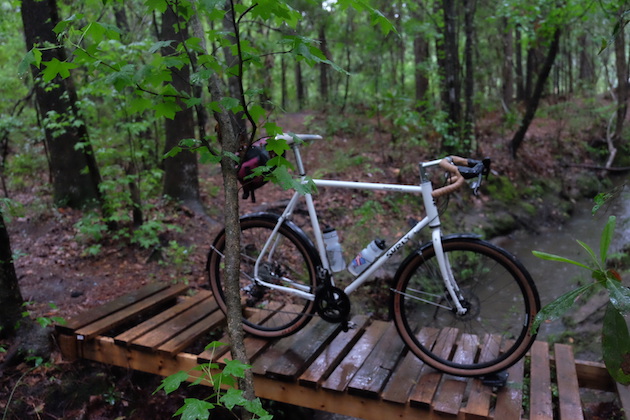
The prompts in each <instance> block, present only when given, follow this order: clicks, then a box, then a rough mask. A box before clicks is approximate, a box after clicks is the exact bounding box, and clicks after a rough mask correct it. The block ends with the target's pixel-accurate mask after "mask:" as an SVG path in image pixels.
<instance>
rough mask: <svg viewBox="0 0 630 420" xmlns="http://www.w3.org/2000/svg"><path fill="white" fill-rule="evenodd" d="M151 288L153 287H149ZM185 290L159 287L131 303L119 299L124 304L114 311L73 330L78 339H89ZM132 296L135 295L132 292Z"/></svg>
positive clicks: (184, 287)
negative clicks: (157, 289)
mask: <svg viewBox="0 0 630 420" xmlns="http://www.w3.org/2000/svg"><path fill="white" fill-rule="evenodd" d="M151 290H153V288H151ZM185 290H186V286H185V285H183V284H182V285H175V286H173V287H169V288H165V289H161V290H159V291H157V292H155V293H153V294H151V295H149V296H145V297H143V298H142V299H140V300H137V301H134V302H133V303H131V304H127V305H124V303H125V302H128V301H129V300H131V298H129V299H128V300H127V299H121V300H120V302H121V303H120V305H121V306H122V305H124V306H123V307H122V308H120V309H119V310H117V311H116V312H113V313H110V314H109V315H106V316H105V317H102V318H100V319H98V320H97V321H94V322H92V323H89V324H86V325H84V326H82V327H81V328H79V329H77V330H76V331H75V334H76V335H77V339H79V340H91V339H92V338H94V337H96V336H97V335H99V334H102V333H104V332H106V331H109V330H111V329H113V328H115V327H117V326H118V325H121V324H123V323H124V322H126V321H127V320H129V319H130V318H133V317H135V316H138V315H141V314H143V313H146V312H147V311H150V310H151V309H153V308H155V307H156V306H159V305H161V304H163V303H165V302H168V301H169V300H172V299H174V298H175V297H176V296H177V295H179V294H181V293H183V292H184V291H185ZM133 296H137V295H136V294H134V295H133Z"/></svg>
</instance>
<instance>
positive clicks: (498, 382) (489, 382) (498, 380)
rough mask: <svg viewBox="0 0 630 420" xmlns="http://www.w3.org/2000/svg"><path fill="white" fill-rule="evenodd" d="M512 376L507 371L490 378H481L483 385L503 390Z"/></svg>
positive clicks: (489, 376) (494, 374)
mask: <svg viewBox="0 0 630 420" xmlns="http://www.w3.org/2000/svg"><path fill="white" fill-rule="evenodd" d="M509 376H510V374H509V373H508V372H507V371H506V370H502V371H501V372H497V373H493V374H492V375H488V376H480V377H479V379H480V380H481V383H483V384H484V385H485V386H491V387H493V388H503V387H504V386H505V385H506V384H507V380H508V377H509Z"/></svg>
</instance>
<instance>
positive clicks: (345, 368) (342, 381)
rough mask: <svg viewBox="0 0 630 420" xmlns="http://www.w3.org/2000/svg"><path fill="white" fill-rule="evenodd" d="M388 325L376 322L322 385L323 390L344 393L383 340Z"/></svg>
mask: <svg viewBox="0 0 630 420" xmlns="http://www.w3.org/2000/svg"><path fill="white" fill-rule="evenodd" d="M387 326H388V324H387V323H386V322H381V321H375V322H373V323H372V325H370V326H369V327H368V328H367V329H366V330H365V333H364V334H363V335H362V336H361V338H360V339H359V341H357V344H356V345H355V346H354V347H353V348H352V351H351V352H350V353H349V354H348V355H347V356H346V357H344V358H343V360H342V361H341V363H339V366H337V367H336V368H335V370H333V372H332V373H331V374H330V376H329V377H328V379H326V380H325V381H324V382H323V383H322V388H324V389H327V390H331V391H344V390H345V389H346V387H347V386H348V384H349V383H350V381H351V380H352V378H353V377H354V375H355V373H356V372H357V371H358V370H359V368H360V367H361V366H362V365H363V363H364V361H365V360H366V359H367V357H368V356H369V355H370V353H371V352H372V349H373V348H374V346H375V345H376V343H378V341H379V340H380V339H381V337H382V336H383V334H384V333H385V330H386V329H387Z"/></svg>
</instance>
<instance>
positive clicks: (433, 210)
mask: <svg viewBox="0 0 630 420" xmlns="http://www.w3.org/2000/svg"><path fill="white" fill-rule="evenodd" d="M279 137H281V138H284V139H285V140H286V141H287V143H288V144H289V145H290V147H291V149H292V150H293V153H294V156H295V161H296V165H297V166H296V167H297V170H298V171H299V174H300V176H301V177H302V179H304V178H305V177H306V170H305V169H304V164H303V161H302V158H301V155H300V147H301V146H302V144H304V143H305V142H310V141H314V140H319V139H321V137H320V136H318V135H311V134H299V135H294V134H293V135H283V136H279ZM430 168H441V169H443V170H445V171H446V172H447V175H448V183H447V185H445V186H443V187H440V188H436V189H434V188H433V186H432V183H431V181H430V180H429V177H428V174H427V169H430ZM419 169H420V184H419V185H398V184H382V183H370V182H347V181H337V180H324V179H313V180H312V181H313V182H314V184H315V185H316V186H318V187H327V188H350V189H355V190H381V191H389V192H402V193H411V194H419V195H421V197H422V201H423V203H424V207H425V212H426V216H425V217H423V218H422V220H420V222H418V223H417V224H416V225H415V226H413V227H412V228H411V229H410V230H409V231H408V232H407V233H406V234H404V235H403V236H401V237H400V238H399V239H398V240H396V242H395V243H394V244H393V245H391V246H390V247H389V248H388V249H386V250H384V251H383V253H382V254H381V255H380V256H379V257H378V258H376V259H375V260H374V261H373V262H372V263H371V265H369V267H368V268H367V269H365V270H364V271H363V272H361V273H360V274H359V275H358V277H356V278H355V279H354V280H353V281H352V282H351V283H350V284H349V285H348V286H347V287H345V288H344V289H343V290H342V289H340V288H338V287H336V286H335V283H334V279H333V277H334V273H333V270H332V269H331V262H330V261H329V256H328V253H327V250H326V246H325V242H324V237H323V233H322V229H321V227H320V223H319V220H318V217H317V211H316V209H315V206H314V204H313V197H312V195H311V194H304V195H302V194H299V193H298V192H295V193H294V194H293V196H292V198H291V199H290V201H289V203H288V205H287V206H286V208H285V209H284V211H283V213H282V214H281V215H278V214H272V213H256V214H250V215H246V216H244V217H242V218H241V268H240V273H241V275H240V291H241V303H242V305H243V323H244V325H243V326H244V329H245V331H246V332H248V333H250V334H253V335H256V336H261V337H268V338H273V337H282V336H286V335H289V334H293V333H295V332H296V331H298V330H299V329H300V328H302V327H304V325H306V323H308V322H309V321H310V320H311V318H313V317H314V316H320V317H321V318H323V319H324V320H326V321H329V322H339V323H342V325H343V327H344V328H348V318H349V314H350V300H349V298H348V295H350V294H351V293H352V292H354V291H355V290H357V289H358V288H359V287H360V286H361V285H362V284H364V283H365V282H366V281H367V280H368V279H369V278H370V276H371V275H372V274H373V273H374V272H375V271H376V270H377V269H378V268H379V267H381V266H382V265H383V264H385V263H386V262H387V261H388V260H389V259H390V258H392V256H393V255H394V254H396V253H398V252H400V251H401V250H402V249H404V248H405V245H406V244H409V243H412V242H411V241H412V240H413V239H414V238H415V237H416V236H417V235H418V234H419V232H420V231H421V230H423V229H424V228H426V227H428V228H429V229H430V230H431V238H432V240H431V241H429V242H428V243H426V244H424V245H422V246H420V247H419V248H418V249H417V250H416V251H414V252H412V253H411V254H410V255H408V256H407V257H406V258H405V259H404V260H403V262H402V263H401V264H400V266H399V268H398V270H397V272H396V274H395V277H394V281H393V283H392V286H391V288H390V290H391V307H390V310H391V315H392V318H393V322H394V323H395V325H396V327H397V329H398V332H399V334H400V337H401V338H402V340H403V341H404V343H405V344H406V345H407V346H408V348H409V350H410V351H412V352H413V353H414V354H415V355H416V356H417V357H419V358H420V359H422V360H423V361H424V362H425V363H427V364H429V365H430V366H432V367H434V368H436V369H439V370H441V371H443V372H446V373H450V374H453V375H458V376H487V375H491V374H493V373H497V372H499V371H503V370H505V369H507V368H508V367H509V366H511V365H512V364H514V363H516V362H517V361H518V360H520V358H521V357H523V356H524V355H525V353H526V352H527V350H528V349H529V347H530V346H531V344H532V342H533V340H534V336H533V335H531V334H530V327H531V325H532V323H533V321H534V317H535V316H536V314H537V313H538V311H539V310H540V299H539V296H538V292H537V290H536V286H535V284H534V282H533V281H532V278H531V276H530V275H529V273H528V272H527V270H526V269H525V268H524V267H523V265H522V264H521V263H520V262H519V261H518V260H517V259H516V258H515V257H514V256H513V255H511V254H510V253H508V252H507V251H505V250H503V249H501V248H499V247H497V246H495V245H493V244H491V243H489V242H486V241H483V240H481V239H479V238H478V237H477V236H475V235H462V234H457V235H448V236H443V234H442V232H441V229H440V215H439V211H438V208H437V206H436V203H435V201H434V198H435V197H439V196H442V195H446V194H450V193H452V192H453V191H455V190H457V189H458V188H460V187H461V186H462V185H463V184H464V183H465V179H474V182H473V185H472V187H473V188H474V189H475V192H476V190H477V189H478V188H479V186H480V184H481V181H482V178H483V176H484V175H487V174H488V173H489V169H490V159H484V160H483V161H478V160H472V159H463V158H460V157H455V156H453V157H449V158H444V159H438V160H433V161H430V162H423V163H420V164H419ZM301 199H304V200H305V202H306V207H307V209H308V215H309V219H310V226H311V228H312V232H311V235H312V236H313V238H312V239H311V238H310V237H309V236H308V235H307V234H306V232H305V231H304V230H302V229H301V228H299V227H298V226H297V225H296V224H295V223H293V222H292V218H293V214H294V211H295V210H296V207H297V205H298V202H299V201H300V200H301ZM224 247H225V231H222V232H221V233H219V235H218V236H217V237H216V239H215V240H214V242H213V245H212V247H211V249H210V251H209V254H208V264H207V269H208V273H209V279H210V286H211V288H212V291H213V293H214V295H215V297H216V300H217V302H218V304H219V306H220V307H221V309H222V310H223V311H224V312H225V311H226V304H225V298H224V275H223V268H224V264H223V251H224ZM445 340H446V341H450V342H452V343H455V345H454V346H453V348H459V347H462V346H464V347H465V348H466V349H467V351H469V352H472V354H473V357H474V359H473V361H470V362H461V361H459V360H458V359H457V358H454V357H453V356H454V353H455V351H452V352H450V353H449V354H444V353H443V350H442V348H443V346H442V345H441V344H439V343H443V342H445ZM436 343H438V345H436Z"/></svg>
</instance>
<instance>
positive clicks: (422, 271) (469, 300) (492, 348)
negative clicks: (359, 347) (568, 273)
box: [393, 238, 540, 376]
mask: <svg viewBox="0 0 630 420" xmlns="http://www.w3.org/2000/svg"><path fill="white" fill-rule="evenodd" d="M443 247H444V251H445V254H446V256H447V258H448V261H449V262H450V265H451V269H452V272H453V274H454V276H455V279H456V281H457V284H458V286H459V287H460V292H461V295H460V296H461V298H460V302H461V304H462V306H464V307H465V308H467V313H466V314H465V315H458V314H457V313H456V310H455V309H454V308H455V305H454V303H453V302H452V299H451V298H450V296H449V294H448V292H447V291H446V288H445V286H444V282H443V281H442V276H441V274H440V271H439V268H438V264H437V258H436V257H435V250H434V248H433V246H429V247H426V248H425V249H423V250H422V251H421V252H419V253H418V254H417V255H416V256H415V257H414V258H412V259H411V260H410V261H409V262H408V263H407V264H405V265H404V267H402V268H401V270H400V272H399V276H398V280H397V283H396V288H395V290H393V313H394V319H395V323H396V326H397V327H398V330H399V332H400V335H401V337H402V338H403V340H404V341H405V343H406V344H407V345H408V347H409V349H410V350H411V351H412V352H413V353H414V354H415V355H416V356H418V357H419V358H421V359H422V360H423V361H425V362H426V363H427V364H429V365H430V366H432V367H434V368H436V369H439V370H442V371H444V372H447V373H451V374H454V375H459V376H482V375H488V374H491V373H495V372H498V371H501V370H504V369H507V368H508V367H509V366H511V365H512V364H514V363H516V362H517V361H518V360H519V359H520V358H521V357H522V356H523V355H525V353H526V352H527V350H528V349H529V347H530V346H531V343H532V342H533V340H534V337H533V336H532V335H530V334H529V331H530V328H531V324H532V322H533V320H534V317H535V315H536V313H537V312H538V310H539V309H540V302H539V298H538V293H537V291H536V288H535V285H534V283H533V282H532V280H531V277H530V275H529V273H527V271H526V270H525V268H524V267H523V266H522V265H521V264H520V263H518V262H517V261H516V260H515V259H514V258H513V257H512V256H510V255H509V254H508V253H506V252H505V251H503V250H501V249H500V248H497V247H495V246H493V245H491V244H489V243H487V242H483V241H481V240H477V239H470V238H454V239H452V240H445V241H443Z"/></svg>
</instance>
